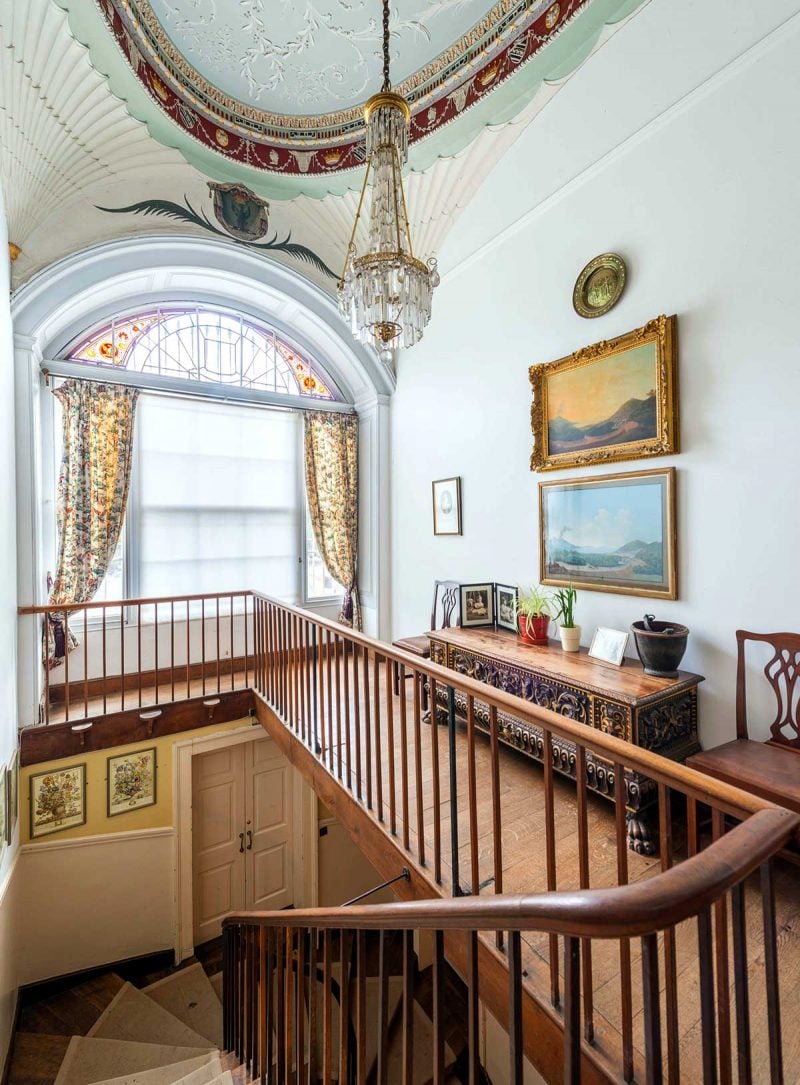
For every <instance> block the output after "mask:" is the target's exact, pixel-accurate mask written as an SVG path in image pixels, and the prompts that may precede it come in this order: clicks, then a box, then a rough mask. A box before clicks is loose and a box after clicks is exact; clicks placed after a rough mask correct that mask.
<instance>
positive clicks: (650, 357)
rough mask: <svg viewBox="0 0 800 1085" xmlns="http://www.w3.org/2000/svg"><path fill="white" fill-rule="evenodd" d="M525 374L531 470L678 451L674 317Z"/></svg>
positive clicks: (676, 334)
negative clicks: (529, 401)
mask: <svg viewBox="0 0 800 1085" xmlns="http://www.w3.org/2000/svg"><path fill="white" fill-rule="evenodd" d="M528 375H529V378H530V383H531V389H532V392H533V400H532V404H531V430H532V434H533V451H532V452H531V461H530V462H531V470H532V471H555V470H559V469H561V468H565V467H584V466H586V465H587V464H593V463H612V462H616V461H621V460H638V459H644V458H646V457H650V456H666V455H670V454H673V453H675V452H678V450H679V417H678V318H677V317H676V316H659V317H656V318H655V319H654V320H650V321H648V323H647V324H644V325H643V326H642V327H641V328H635V329H634V330H633V331H630V332H626V333H625V335H620V336H618V337H617V338H616V339H609V340H603V341H601V342H599V343H594V344H593V345H592V346H589V347H583V348H582V349H581V350H578V351H576V352H575V353H574V354H571V355H569V357H566V358H561V359H559V360H558V361H556V362H550V363H548V364H545V365H532V366H531V367H530V369H529V370H528Z"/></svg>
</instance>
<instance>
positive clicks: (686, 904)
mask: <svg viewBox="0 0 800 1085" xmlns="http://www.w3.org/2000/svg"><path fill="white" fill-rule="evenodd" d="M798 826H800V815H798V814H794V813H792V812H791V811H790V810H784V809H781V808H779V807H775V808H773V809H771V810H761V811H759V812H758V813H757V814H754V815H753V816H752V817H751V818H748V820H747V821H744V822H742V824H741V825H738V826H737V827H736V828H735V829H732V830H731V831H730V832H729V833H726V834H725V835H724V836H723V837H721V838H720V839H719V840H718V841H716V842H715V843H713V844H711V845H710V846H709V847H708V848H706V849H705V851H703V852H701V853H700V854H698V855H695V856H693V857H692V858H691V859H687V860H686V862H684V863H681V864H680V865H679V866H674V867H671V868H670V869H669V870H666V871H664V872H663V873H661V874H656V875H654V876H653V877H652V878H648V879H647V880H645V881H641V882H635V883H634V884H632V885H620V886H614V887H611V888H608V889H583V890H577V891H574V892H564V893H559V892H555V893H539V894H535V895H530V896H519V895H517V896H505V895H503V896H486V897H474V896H472V897H459V898H457V899H454V900H417V901H397V902H394V903H390V904H367V905H354V906H351V907H349V908H348V909H347V910H346V911H343V910H342V909H341V908H310V909H293V910H291V911H280V912H234V913H232V914H230V915H228V916H226V918H225V919H224V920H223V926H229V925H231V924H241V923H243V924H252V925H254V926H267V927H273V926H277V927H299V928H306V927H314V928H315V929H319V930H336V929H347V930H461V931H464V930H468V931H481V930H491V931H495V930H515V931H534V930H536V931H545V932H552V933H555V934H562V935H570V936H573V937H578V938H626V937H632V936H641V935H644V934H653V933H656V932H658V931H662V930H665V929H667V928H668V927H673V926H675V925H676V924H677V923H682V922H683V921H684V920H686V919H689V918H691V917H693V916H695V915H697V914H698V913H699V912H701V911H702V910H703V909H704V908H706V907H708V906H709V905H710V904H713V903H714V901H715V900H717V899H718V898H719V897H720V896H722V895H723V894H724V893H726V892H727V891H728V890H729V889H730V888H731V887H732V886H734V885H736V884H738V883H739V882H741V881H743V880H744V879H745V878H747V876H748V875H749V874H751V873H752V872H753V871H754V870H757V869H758V868H759V867H760V866H761V864H762V863H764V862H765V861H766V860H767V859H769V857H770V856H772V855H774V854H775V853H776V852H777V851H779V850H780V849H781V848H783V847H784V846H785V844H786V843H787V841H788V840H789V839H790V838H791V836H792V834H793V833H794V832H795V831H796V830H797V828H798Z"/></svg>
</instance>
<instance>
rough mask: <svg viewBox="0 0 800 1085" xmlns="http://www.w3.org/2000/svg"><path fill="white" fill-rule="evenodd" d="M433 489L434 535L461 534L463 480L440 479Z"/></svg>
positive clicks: (433, 485)
mask: <svg viewBox="0 0 800 1085" xmlns="http://www.w3.org/2000/svg"><path fill="white" fill-rule="evenodd" d="M431 486H432V489H433V533H434V535H460V534H461V479H460V478H458V477H457V478H440V479H436V481H435V482H433V483H431Z"/></svg>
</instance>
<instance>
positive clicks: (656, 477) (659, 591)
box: [539, 467, 678, 599]
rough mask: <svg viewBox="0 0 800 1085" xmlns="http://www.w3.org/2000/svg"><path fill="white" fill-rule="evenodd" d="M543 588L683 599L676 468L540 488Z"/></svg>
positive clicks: (630, 473) (587, 479)
mask: <svg viewBox="0 0 800 1085" xmlns="http://www.w3.org/2000/svg"><path fill="white" fill-rule="evenodd" d="M539 531H540V538H539V553H540V561H541V569H540V573H541V575H540V580H541V582H542V584H552V585H554V586H555V587H570V586H572V587H575V588H579V589H581V588H584V589H587V590H589V591H608V592H616V593H619V594H622V595H642V596H646V597H653V598H660V599H677V597H678V575H677V568H676V557H675V554H676V549H677V548H676V539H675V468H674V467H667V468H664V469H663V470H656V471H632V472H625V473H621V474H618V475H598V476H596V477H594V478H580V479H562V480H559V481H558V482H540V483H539Z"/></svg>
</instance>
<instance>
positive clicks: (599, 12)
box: [54, 0, 647, 200]
mask: <svg viewBox="0 0 800 1085" xmlns="http://www.w3.org/2000/svg"><path fill="white" fill-rule="evenodd" d="M54 2H55V3H56V4H57V5H58V6H59V7H61V8H63V9H64V10H65V11H66V13H67V18H68V21H69V28H70V32H71V33H72V35H73V37H74V38H75V39H76V40H77V41H79V42H80V43H81V44H82V45H84V46H85V47H86V49H87V50H88V59H89V62H90V63H91V65H92V67H94V68H95V70H96V71H98V72H99V73H100V74H101V75H103V76H104V77H105V78H106V79H107V80H108V83H109V86H110V88H111V91H112V93H113V94H114V95H115V96H116V97H117V98H119V99H120V101H122V102H123V103H124V104H125V106H126V108H127V109H128V112H129V113H130V114H131V116H132V117H134V118H135V119H136V120H138V121H141V122H142V123H143V124H144V125H146V127H147V130H148V132H149V133H150V135H151V136H152V137H153V139H155V140H157V141H158V142H159V143H162V144H164V145H165V146H166V147H171V148H173V149H175V150H177V151H178V152H179V153H180V154H182V155H183V157H184V158H185V159H186V161H187V162H189V163H190V165H192V166H194V167H195V168H196V169H197V170H199V172H200V173H202V174H203V175H204V176H207V177H211V178H213V179H214V180H217V181H238V182H240V183H244V184H247V185H249V187H250V188H252V189H253V191H255V192H257V193H258V194H259V195H261V196H264V197H266V198H269V199H275V200H291V199H294V198H295V197H297V196H301V195H304V196H309V197H313V198H315V199H321V198H322V197H324V196H327V195H342V194H343V193H345V192H347V191H349V190H353V189H358V188H359V187H360V184H361V176H362V171H361V170H349V171H347V172H339V173H329V174H315V175H306V174H301V175H298V174H294V175H291V176H281V175H276V174H271V173H269V172H268V171H266V170H257V169H253V168H252V167H249V166H246V165H244V164H242V163H239V162H233V161H231V160H229V159H227V158H225V157H224V156H223V155H221V154H217V153H216V152H214V151H212V150H210V149H208V148H206V147H204V146H203V145H201V144H200V143H198V142H197V141H196V140H195V139H193V138H192V136H191V135H189V134H188V133H187V132H184V131H183V130H181V129H180V128H179V127H178V126H177V125H176V124H175V123H174V122H173V121H172V120H171V119H170V118H168V117H167V116H166V115H165V114H164V113H162V112H161V110H160V109H159V107H158V106H157V105H156V103H155V102H154V101H153V100H152V99H151V98H150V96H149V94H148V93H147V91H146V90H145V89H144V87H143V86H142V85H141V84H140V83H139V80H138V79H137V77H136V76H135V74H134V73H133V71H132V70H131V68H130V67H129V65H128V61H127V58H126V57H125V56H124V55H123V54H122V52H121V50H120V48H119V47H118V45H117V43H116V41H115V40H114V38H113V36H112V34H111V33H110V32H109V30H108V27H107V25H106V23H105V22H104V20H103V16H102V14H101V12H100V10H99V9H98V7H97V5H96V3H95V2H94V0H54ZM646 2H647V0H592V2H591V3H590V4H589V5H588V7H587V8H585V9H584V10H583V11H581V12H580V13H579V14H577V15H576V16H574V17H573V18H572V19H571V21H570V22H568V23H567V24H566V25H565V26H564V27H563V28H562V29H561V30H560V31H559V33H558V34H556V36H555V37H554V38H553V39H552V41H550V42H549V44H548V45H546V46H545V47H544V48H543V49H542V50H541V51H540V52H539V53H536V54H535V55H534V56H533V57H531V58H530V60H528V61H527V62H526V63H525V64H524V65H523V66H522V67H521V68H520V70H519V71H518V72H516V73H515V74H514V75H512V76H510V77H509V78H508V79H506V80H505V81H504V82H503V83H502V84H500V85H499V86H498V87H497V88H496V89H495V90H492V91H490V92H488V93H487V94H486V96H485V97H484V98H483V99H482V100H481V101H479V102H477V103H476V104H475V105H473V106H471V107H470V108H469V109H468V110H466V111H465V112H464V113H462V114H461V115H460V116H459V117H458V118H457V119H456V120H454V121H451V122H450V123H449V124H446V125H444V126H443V127H442V128H440V129H439V130H438V131H437V132H435V133H433V134H432V135H430V136H426V137H425V138H423V139H420V140H418V141H417V142H416V143H414V144H413V145H412V147H411V148H410V153H409V163H410V168H411V169H412V170H413V171H415V172H423V171H425V170H427V169H429V168H430V167H431V166H432V165H433V164H434V162H435V161H436V160H437V158H449V157H452V156H454V155H456V154H458V153H459V152H461V151H463V150H464V149H465V148H466V147H467V146H468V145H469V144H470V143H471V142H472V141H473V139H474V138H475V136H476V135H477V134H478V133H479V132H480V130H481V129H482V128H484V127H486V126H489V125H499V124H504V123H506V122H508V121H510V120H512V119H513V118H514V117H515V116H518V114H519V113H520V112H521V110H522V109H523V108H524V107H525V106H526V105H527V104H528V103H529V102H530V101H531V99H532V98H533V96H534V95H535V93H536V91H537V90H538V89H539V87H540V86H541V85H542V83H544V82H553V83H555V82H559V81H561V80H563V79H565V78H566V77H567V76H568V75H570V74H571V73H572V72H574V71H575V70H576V69H577V68H578V67H580V65H581V64H582V63H583V62H584V61H585V60H586V58H587V57H588V56H589V54H590V53H591V51H592V49H593V48H594V47H595V45H596V44H597V41H598V40H599V38H600V35H601V34H602V31H603V28H604V27H605V26H606V25H609V26H611V25H614V24H615V23H618V22H620V21H621V20H623V19H625V18H627V16H628V15H630V14H631V13H632V12H633V11H635V10H636V8H637V7H639V6H640V5H641V4H643V3H646Z"/></svg>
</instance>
